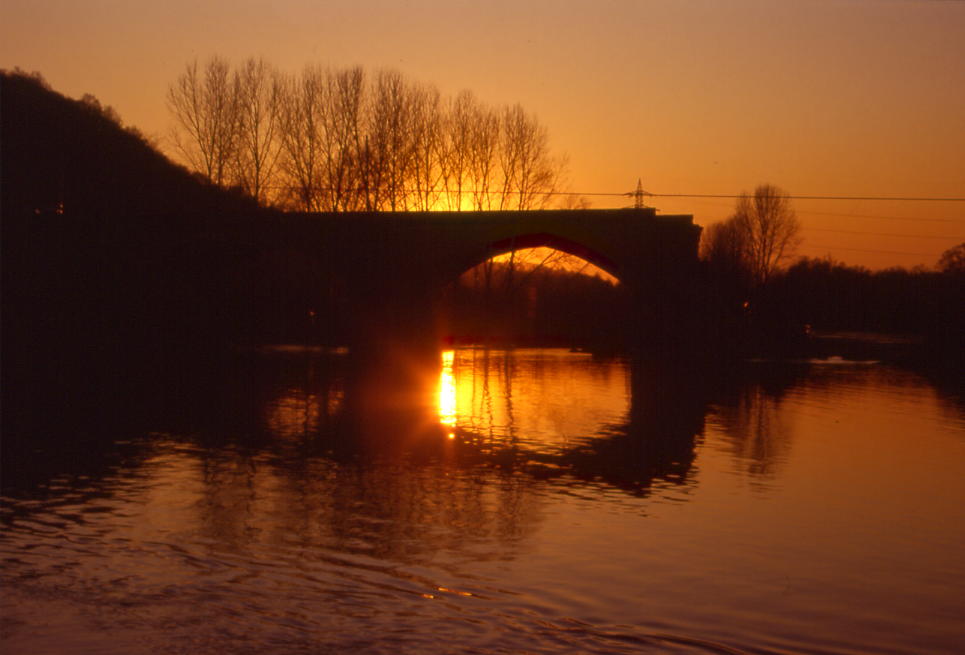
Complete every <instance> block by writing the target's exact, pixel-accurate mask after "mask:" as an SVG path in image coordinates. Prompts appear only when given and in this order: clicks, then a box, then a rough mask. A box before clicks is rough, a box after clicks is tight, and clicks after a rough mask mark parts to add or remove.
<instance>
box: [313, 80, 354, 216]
mask: <svg viewBox="0 0 965 655" xmlns="http://www.w3.org/2000/svg"><path fill="white" fill-rule="evenodd" d="M364 99H365V75H364V73H363V72H362V69H361V68H359V67H355V68H348V69H345V70H340V71H334V72H331V71H329V72H328V73H327V76H326V92H325V94H324V102H323V110H324V111H323V119H322V125H323V135H324V138H323V141H322V144H321V146H322V152H323V158H324V161H323V166H322V172H321V182H322V185H323V188H322V189H321V194H322V196H323V197H324V198H325V202H324V203H323V206H324V208H325V211H350V210H354V209H357V208H359V207H360V206H361V195H360V191H359V187H360V184H361V180H360V178H359V161H360V152H361V150H362V130H363V123H364V111H365V104H364Z"/></svg>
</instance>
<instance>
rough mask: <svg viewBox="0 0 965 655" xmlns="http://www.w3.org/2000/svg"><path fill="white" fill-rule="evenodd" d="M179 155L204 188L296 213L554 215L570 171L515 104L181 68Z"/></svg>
mask: <svg viewBox="0 0 965 655" xmlns="http://www.w3.org/2000/svg"><path fill="white" fill-rule="evenodd" d="M167 104H168V108H169V110H170V112H171V115H172V118H173V119H174V129H173V134H172V137H173V139H172V140H173V144H174V148H175V150H176V151H177V153H178V155H179V156H180V157H181V158H182V159H183V160H184V161H185V162H186V163H187V164H188V165H189V166H190V167H191V168H193V169H194V170H195V171H196V172H197V173H198V174H200V175H201V176H203V177H204V178H205V179H206V180H208V181H209V182H210V183H212V184H214V185H217V186H219V187H224V188H232V187H238V188H240V189H242V190H243V191H244V192H246V193H247V194H249V195H251V196H252V197H253V198H255V199H256V200H257V201H258V202H259V203H260V204H262V205H271V206H277V207H280V208H284V209H290V210H297V211H319V212H322V211H323V212H337V211H406V210H417V211H428V210H452V211H459V210H466V209H472V210H500V209H501V210H518V209H542V208H546V207H548V206H549V205H550V203H551V202H552V201H553V199H554V195H555V194H556V192H558V191H559V190H560V188H561V187H562V185H563V181H564V177H565V174H566V159H565V157H562V156H558V155H556V154H554V153H553V152H552V150H551V148H550V142H549V133H548V131H547V129H546V127H545V126H544V125H542V124H541V123H540V122H539V120H538V119H537V118H536V117H535V116H534V115H532V114H530V113H528V112H526V111H525V110H524V109H523V108H522V107H521V106H520V105H519V104H515V105H510V106H501V107H492V106H489V105H486V104H485V103H483V102H482V101H480V100H479V99H478V98H476V96H475V95H473V93H472V92H470V91H462V92H460V93H458V94H457V95H456V96H454V97H445V96H443V95H442V94H441V93H440V92H439V90H438V89H437V88H436V87H434V86H432V85H429V84H424V83H420V82H416V81H413V80H410V79H408V78H407V77H405V76H404V75H403V74H401V73H399V72H398V71H394V70H380V71H378V72H376V73H374V74H369V73H366V72H365V71H364V70H363V69H362V68H361V67H351V68H325V67H322V66H318V65H309V66H306V67H305V68H304V69H303V70H302V71H301V72H300V73H298V74H290V73H285V72H282V71H280V70H279V69H277V68H276V67H274V66H273V65H271V64H270V63H268V62H266V61H265V60H263V59H254V58H250V59H247V60H246V61H244V62H242V63H241V64H239V65H232V64H231V63H230V62H228V61H227V60H225V59H223V58H221V57H213V58H211V59H210V60H208V61H207V62H206V63H204V64H203V65H202V64H199V63H198V62H197V61H193V62H191V63H188V64H187V65H186V66H185V68H184V70H183V71H182V72H181V74H180V75H179V76H178V78H177V79H176V80H175V81H174V82H173V83H172V84H171V85H170V86H169V88H168V92H167Z"/></svg>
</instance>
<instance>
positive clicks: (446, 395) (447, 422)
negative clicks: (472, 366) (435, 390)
mask: <svg viewBox="0 0 965 655" xmlns="http://www.w3.org/2000/svg"><path fill="white" fill-rule="evenodd" d="M455 357H456V353H455V351H453V350H446V351H443V353H442V372H441V373H440V374H439V422H440V423H442V424H443V425H444V426H446V427H448V428H450V430H451V429H452V428H455V427H456V378H455V376H454V375H453V373H452V366H453V362H454V361H455ZM449 438H450V439H453V438H455V433H453V432H451V431H450V432H449Z"/></svg>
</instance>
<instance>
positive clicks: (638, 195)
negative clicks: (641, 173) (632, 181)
mask: <svg viewBox="0 0 965 655" xmlns="http://www.w3.org/2000/svg"><path fill="white" fill-rule="evenodd" d="M627 195H633V208H634V209H646V207H647V206H646V205H645V204H643V197H644V196H649V195H650V193H649V192H648V191H644V190H643V183H642V182H641V180H640V178H639V177H638V178H637V190H636V191H634V192H633V193H632V194H627Z"/></svg>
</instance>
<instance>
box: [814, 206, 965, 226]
mask: <svg viewBox="0 0 965 655" xmlns="http://www.w3.org/2000/svg"><path fill="white" fill-rule="evenodd" d="M798 213H799V214H804V215H805V216H807V215H813V216H840V217H842V218H874V219H881V220H888V221H928V222H932V223H955V222H957V221H961V220H965V217H963V218H930V217H924V216H878V215H876V214H840V213H837V212H819V211H813V210H810V209H809V210H807V211H799V212H798Z"/></svg>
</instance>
